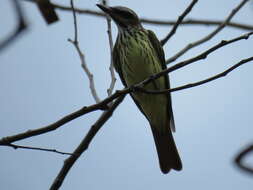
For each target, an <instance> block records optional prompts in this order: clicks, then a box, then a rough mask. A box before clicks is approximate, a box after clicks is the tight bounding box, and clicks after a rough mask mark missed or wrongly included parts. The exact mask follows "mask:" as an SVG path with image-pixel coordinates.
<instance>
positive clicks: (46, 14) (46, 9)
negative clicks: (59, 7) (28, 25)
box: [36, 0, 59, 24]
mask: <svg viewBox="0 0 253 190" xmlns="http://www.w3.org/2000/svg"><path fill="white" fill-rule="evenodd" d="M36 3H37V5H38V8H39V10H40V13H41V15H42V16H43V18H44V20H45V21H46V22H47V24H52V23H54V22H56V21H58V20H59V18H58V16H57V14H56V12H55V10H54V9H55V7H54V5H52V3H51V2H50V0H36Z"/></svg>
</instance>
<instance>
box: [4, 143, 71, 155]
mask: <svg viewBox="0 0 253 190" xmlns="http://www.w3.org/2000/svg"><path fill="white" fill-rule="evenodd" d="M4 146H9V147H12V148H14V149H28V150H39V151H46V152H54V153H57V154H63V155H72V153H68V152H62V151H58V150H56V149H49V148H39V147H32V146H21V145H16V144H6V145H4Z"/></svg>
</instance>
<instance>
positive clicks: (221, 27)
mask: <svg viewBox="0 0 253 190" xmlns="http://www.w3.org/2000/svg"><path fill="white" fill-rule="evenodd" d="M248 1H249V0H243V1H241V2H240V4H239V5H237V7H236V8H234V9H233V10H232V11H231V12H230V14H229V15H228V17H227V18H226V20H225V21H224V22H223V23H222V24H221V25H219V26H218V27H217V28H216V29H215V30H214V31H212V32H211V33H210V34H208V35H207V36H205V37H204V38H202V39H200V40H197V41H195V42H192V43H190V44H188V45H187V46H185V47H184V48H183V49H182V50H181V51H179V52H178V53H176V54H175V55H174V56H173V57H171V58H169V59H168V60H166V63H167V64H168V63H171V62H173V61H175V60H177V59H178V58H179V57H180V56H182V55H183V54H185V53H186V52H187V51H188V50H190V49H192V48H194V47H196V46H198V45H200V44H202V43H204V42H206V41H208V40H210V39H211V38H212V37H214V36H215V35H216V34H217V33H219V32H220V31H221V30H222V29H223V28H224V27H225V26H226V25H227V24H228V23H229V22H230V20H231V19H232V18H233V16H234V15H235V14H236V13H237V12H238V11H239V10H240V9H241V8H242V7H243V5H245V4H246V3H247V2H248Z"/></svg>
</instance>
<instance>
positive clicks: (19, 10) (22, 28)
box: [0, 0, 27, 50]
mask: <svg viewBox="0 0 253 190" xmlns="http://www.w3.org/2000/svg"><path fill="white" fill-rule="evenodd" d="M12 3H13V7H14V9H15V11H14V12H15V13H16V17H17V21H18V22H17V23H18V24H17V25H16V27H15V30H14V31H13V32H12V33H11V34H10V35H9V36H8V37H7V38H6V39H4V40H3V41H2V42H1V43H0V50H3V49H4V48H6V47H7V46H8V45H10V44H11V43H12V42H14V41H15V40H16V39H17V38H18V37H19V36H20V35H21V33H22V32H23V31H25V29H26V28H27V24H26V22H25V18H24V14H23V10H22V8H21V6H20V2H19V1H17V0H12Z"/></svg>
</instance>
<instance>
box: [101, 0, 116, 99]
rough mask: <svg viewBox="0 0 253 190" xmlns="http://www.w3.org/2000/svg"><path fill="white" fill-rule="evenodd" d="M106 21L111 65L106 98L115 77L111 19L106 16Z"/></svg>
mask: <svg viewBox="0 0 253 190" xmlns="http://www.w3.org/2000/svg"><path fill="white" fill-rule="evenodd" d="M103 4H104V5H107V4H108V3H107V1H106V0H103ZM106 21H107V34H108V39H109V46H110V54H111V63H110V66H109V70H110V74H111V83H110V87H109V88H108V89H107V94H108V96H110V95H112V92H113V89H114V87H115V83H116V77H115V72H114V67H113V58H112V57H113V41H112V27H111V17H110V16H109V15H106Z"/></svg>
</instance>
